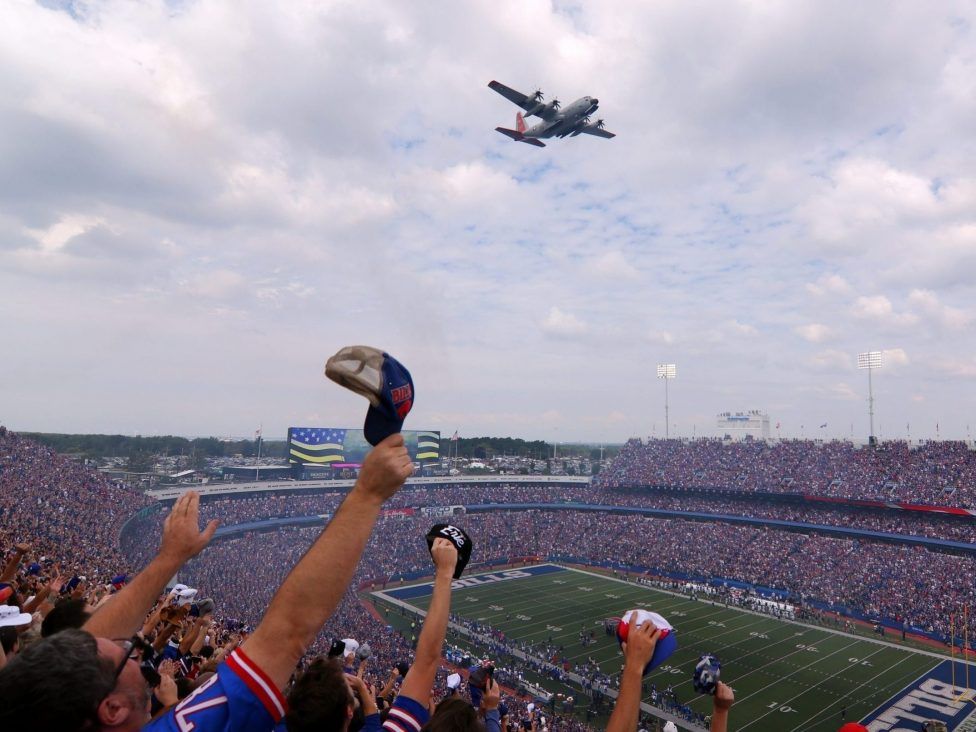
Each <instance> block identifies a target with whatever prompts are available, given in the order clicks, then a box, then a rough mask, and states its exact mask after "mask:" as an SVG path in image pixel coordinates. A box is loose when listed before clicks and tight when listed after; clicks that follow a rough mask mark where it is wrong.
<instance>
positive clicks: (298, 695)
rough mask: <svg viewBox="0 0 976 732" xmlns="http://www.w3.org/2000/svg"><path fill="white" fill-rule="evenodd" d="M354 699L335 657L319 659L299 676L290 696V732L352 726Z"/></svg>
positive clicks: (287, 720) (340, 729)
mask: <svg viewBox="0 0 976 732" xmlns="http://www.w3.org/2000/svg"><path fill="white" fill-rule="evenodd" d="M354 711H355V699H354V697H353V694H352V691H351V690H350V689H349V684H348V682H347V681H346V675H345V673H344V672H343V670H342V666H341V665H339V661H338V659H336V658H326V657H319V658H316V659H315V660H314V661H312V663H310V664H309V666H308V668H307V669H305V673H303V674H302V675H301V676H299V677H298V680H297V681H296V682H295V685H294V686H293V687H292V690H291V692H290V693H289V694H288V713H287V714H286V715H285V721H286V722H287V724H288V732H311V731H312V730H323V729H330V730H336V731H337V732H341V731H342V730H346V729H348V727H349V722H350V720H351V719H352V717H353V713H354Z"/></svg>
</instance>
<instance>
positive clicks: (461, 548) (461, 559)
mask: <svg viewBox="0 0 976 732" xmlns="http://www.w3.org/2000/svg"><path fill="white" fill-rule="evenodd" d="M426 538H427V551H431V550H432V549H433V548H434V539H447V540H448V541H449V542H451V543H452V544H453V545H454V548H455V549H457V553H458V558H457V564H455V565H454V579H459V578H460V577H461V572H463V571H464V568H465V567H467V566H468V562H469V561H470V559H471V537H470V536H468V534H467V532H466V531H465V530H464V529H462V528H459V527H457V526H451V525H450V524H434V525H433V526H432V527H431V528H430V531H428V532H427V537H426Z"/></svg>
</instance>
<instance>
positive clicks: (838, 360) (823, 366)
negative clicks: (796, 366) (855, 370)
mask: <svg viewBox="0 0 976 732" xmlns="http://www.w3.org/2000/svg"><path fill="white" fill-rule="evenodd" d="M813 363H814V365H815V366H816V367H817V368H818V369H820V370H823V371H834V372H838V371H847V370H849V369H850V368H852V365H853V359H852V357H851V354H849V353H847V352H845V351H838V350H836V349H827V350H826V351H819V352H818V353H815V354H814V356H813Z"/></svg>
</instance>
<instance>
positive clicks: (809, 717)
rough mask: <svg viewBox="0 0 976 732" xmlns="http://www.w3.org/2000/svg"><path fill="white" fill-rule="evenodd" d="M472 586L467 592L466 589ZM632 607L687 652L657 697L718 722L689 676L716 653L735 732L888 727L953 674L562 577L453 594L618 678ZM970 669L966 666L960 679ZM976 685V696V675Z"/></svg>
mask: <svg viewBox="0 0 976 732" xmlns="http://www.w3.org/2000/svg"><path fill="white" fill-rule="evenodd" d="M466 582H470V583H471V584H470V586H463V585H464V584H465V583H466ZM429 593H430V586H429V584H427V583H421V584H419V585H411V586H408V587H403V588H397V589H392V590H386V591H383V592H374V593H373V594H374V596H376V597H377V598H378V599H383V600H387V601H392V602H394V603H405V604H407V605H408V606H411V607H413V608H415V609H417V610H421V611H422V610H424V609H426V607H427V604H428V602H429V599H430V597H429ZM633 607H646V608H648V609H652V610H655V611H657V612H659V613H661V614H662V615H664V616H665V617H666V618H668V620H670V621H671V623H672V624H673V625H674V626H675V628H676V632H677V638H678V643H679V649H678V651H677V652H676V653H675V654H674V656H672V657H671V658H670V659H669V660H668V662H667V663H666V664H664V665H663V666H661V667H659V668H658V669H656V670H655V671H654V672H652V673H651V674H649V675H648V677H647V683H648V687H649V685H650V684H652V683H653V684H656V685H657V688H658V689H659V690H660V689H664V688H666V687H667V686H669V685H670V686H672V688H673V689H674V691H675V692H676V694H677V696H678V698H679V700H680V701H681V702H682V703H684V704H688V705H689V706H691V707H692V708H693V709H695V710H696V711H698V712H700V713H702V714H709V713H710V710H711V699H710V698H703V697H701V696H700V695H698V694H696V693H695V692H694V689H693V688H692V683H691V673H692V670H693V668H694V664H695V662H696V661H697V659H698V657H699V655H701V654H702V653H706V652H707V653H713V654H715V655H717V656H718V657H719V658H720V659H721V660H722V664H723V667H722V678H723V680H724V681H726V683H729V684H730V685H731V686H732V687H733V688H734V689H735V693H736V703H735V706H734V708H733V712H732V724H731V729H734V730H757V731H758V730H777V731H778V730H783V732H835V730H837V728H838V727H839V726H840V725H841V723H842V710H843V711H845V712H846V714H845V717H846V720H847V721H851V720H859V719H864V718H869V719H874V718H875V717H876V716H877V715H878V714H879V713H885V710H888V711H887V714H889V715H891V714H893V713H894V712H892V711H891V710H890V709H889V707H890V706H891V705H892V704H893V703H894V702H895V701H898V699H901V696H898V697H897V698H895V697H896V695H897V694H898V693H899V692H903V693H907V691H910V690H911V689H912V688H913V684H914V683H916V682H918V683H921V682H922V681H923V680H924V679H925V678H926V677H927V676H931V675H932V674H935V673H936V672H937V670H938V671H939V672H946V671H947V670H948V667H949V664H948V662H945V661H942V660H940V657H939V656H937V655H936V654H928V653H924V652H918V651H914V650H911V649H906V648H904V647H898V646H893V645H889V644H887V643H884V642H880V641H874V640H870V639H863V638H857V637H854V636H851V635H847V634H844V633H839V632H835V631H832V630H827V629H825V628H819V627H813V626H807V625H803V624H799V623H791V622H787V621H782V620H778V619H776V618H772V617H768V616H765V615H759V614H755V613H751V612H748V611H743V610H740V609H737V608H729V607H726V606H724V605H717V604H712V603H710V602H708V601H702V600H699V601H693V600H690V599H687V598H685V597H681V596H678V595H674V594H671V593H666V592H662V591H660V590H656V589H653V588H650V587H646V586H643V585H637V584H635V583H631V582H625V581H624V580H618V579H614V578H611V577H605V576H602V575H599V574H595V573H591V572H586V571H583V570H579V569H570V568H565V567H558V566H556V565H539V566H536V567H529V568H526V569H525V570H524V571H521V572H520V571H515V572H511V571H509V572H499V573H489V574H482V575H475V576H474V577H473V578H466V579H463V580H461V582H458V583H455V589H454V592H453V599H452V611H453V612H454V613H455V614H457V615H460V616H462V617H464V618H468V619H472V620H479V621H481V622H483V623H488V624H490V625H491V626H493V627H494V628H496V629H498V630H501V631H503V632H504V633H505V634H506V635H507V636H508V638H509V639H511V640H525V641H529V642H543V643H544V642H547V641H548V640H549V638H550V637H551V639H552V643H553V644H555V645H562V646H563V647H564V650H563V655H564V656H565V657H566V658H567V659H568V660H569V662H570V663H571V664H576V663H580V662H585V661H586V659H587V658H588V657H592V658H593V659H594V660H595V661H597V662H598V663H599V664H600V668H601V670H602V671H603V672H604V673H607V674H610V675H614V674H616V672H617V671H619V668H620V663H621V658H622V656H621V654H620V651H619V649H618V648H617V644H616V641H615V640H614V639H612V638H609V637H607V636H606V634H605V633H604V630H603V620H604V619H605V618H607V617H613V616H619V615H620V614H622V613H623V612H624V611H626V610H628V609H630V608H633ZM509 618H510V619H509ZM581 629H585V630H587V631H589V630H593V631H595V633H596V643H594V644H591V645H589V646H587V647H585V648H584V647H582V646H581V644H580V643H579V640H578V638H579V633H580V630H581ZM961 669H962V667H961V664H960V665H959V666H957V673H959V674H960V678H961V676H962V672H961ZM970 675H971V681H972V683H973V684H974V685H976V669H973V670H971V671H970ZM929 683H930V684H932V683H935V682H934V681H930V682H929ZM556 686H558V684H557V683H556V682H549V683H548V684H547V688H549V689H550V690H552V691H556V690H557V689H556V688H555V687H556ZM574 691H575V692H576V693H577V694H578V693H579V690H578V689H575V690H574ZM645 701H649V695H648V697H645ZM944 703H945V704H946V705H947V707H946V708H947V710H948V711H946V713H945V714H946V717H945V718H948V717H949V716H955V717H959V718H960V719H952V720H950V729H953V728H956V727H957V726H961V725H962V724H963V720H965V719H968V718H969V716H970V713H971V712H973V711H974V709H976V708H974V707H973V705H972V704H969V703H965V702H961V703H959V704H957V705H953V704H952V702H951V701H950V700H948V699H947V700H945V702H944ZM901 704H902V706H904V702H901ZM929 704H930V706H931V707H932V708H931V709H926V710H924V711H921V712H919V710H918V709H915V711H914V713H915V716H918V715H919V714H921V715H924V717H925V718H926V719H927V718H930V717H931V718H940V719H942V718H944V717H942V716H939V713H938V705H933V704H932V703H931V702H930V703H929ZM896 711H897V710H896ZM907 713H908V712H904V713H903V715H904V714H907ZM870 726H871V728H872V730H879V731H880V730H887V729H889V728H890V725H888V723H887V722H884V721H883V720H879V721H875V722H874V723H872V724H871V725H870ZM895 726H896V727H897V726H899V725H895ZM967 726H968V725H967Z"/></svg>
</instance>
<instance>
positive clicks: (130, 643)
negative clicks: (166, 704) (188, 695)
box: [115, 635, 161, 689]
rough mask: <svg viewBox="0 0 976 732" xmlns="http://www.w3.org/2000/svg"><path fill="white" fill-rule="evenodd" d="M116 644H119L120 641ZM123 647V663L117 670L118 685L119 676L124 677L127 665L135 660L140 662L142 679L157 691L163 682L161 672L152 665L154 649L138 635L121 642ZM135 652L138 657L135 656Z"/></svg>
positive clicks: (120, 663)
mask: <svg viewBox="0 0 976 732" xmlns="http://www.w3.org/2000/svg"><path fill="white" fill-rule="evenodd" d="M116 642H117V643H118V642H119V641H116ZM121 645H122V650H123V651H124V653H123V655H122V661H121V662H119V665H118V666H117V667H116V668H115V681H116V683H118V680H119V676H121V675H122V669H124V668H125V665H126V664H127V663H128V662H129V661H130V660H134V661H138V662H139V673H141V674H142V678H144V679H145V680H146V683H147V684H149V687H150V688H151V689H155V688H156V687H157V686H159V682H160V680H161V679H160V676H159V671H157V670H156V667H155V666H153V663H152V657H153V647H152V646H151V645H149V644H148V643H147V642H146V641H144V640H143V639H142V638H140V637H139V636H137V635H134V636H132V637H131V638H130V639H129V640H127V641H121ZM133 652H135V653H136V654H137V655H133Z"/></svg>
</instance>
